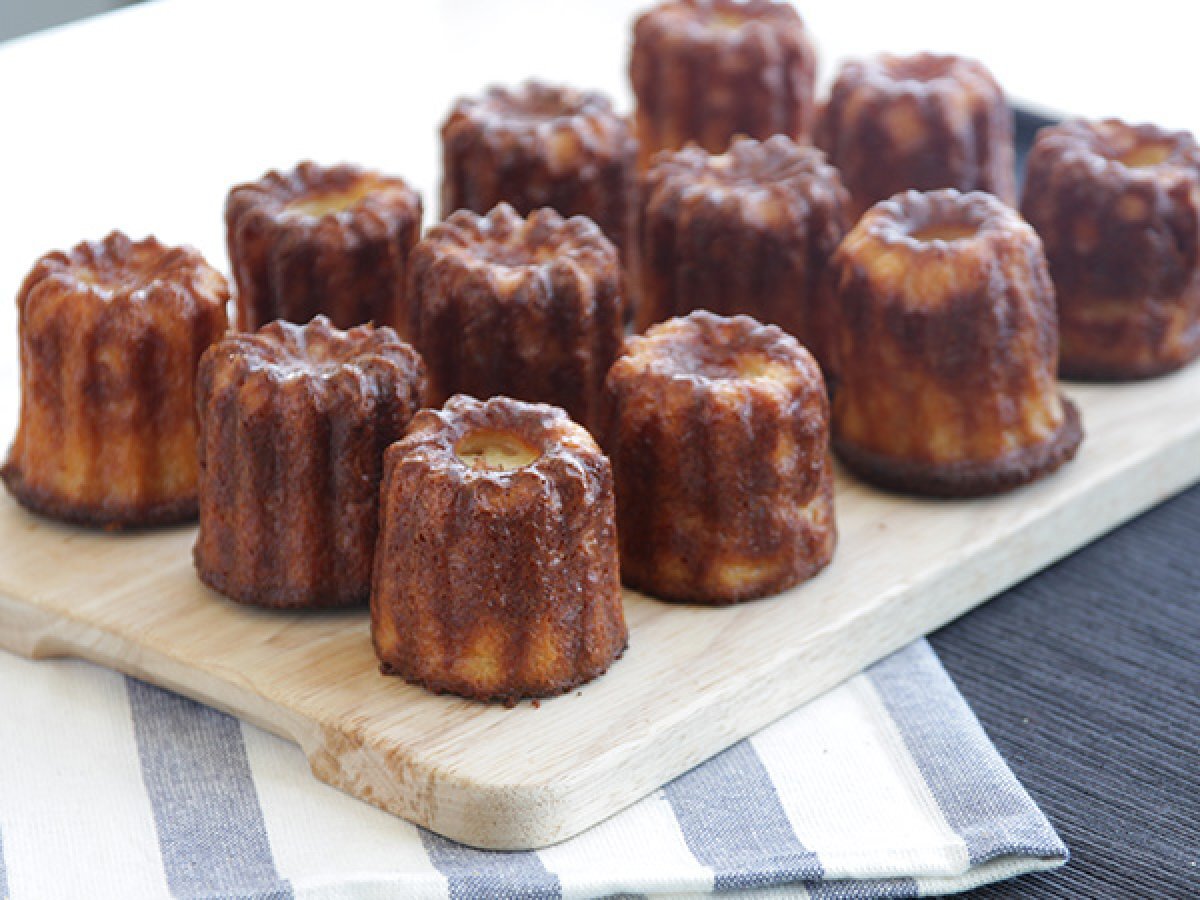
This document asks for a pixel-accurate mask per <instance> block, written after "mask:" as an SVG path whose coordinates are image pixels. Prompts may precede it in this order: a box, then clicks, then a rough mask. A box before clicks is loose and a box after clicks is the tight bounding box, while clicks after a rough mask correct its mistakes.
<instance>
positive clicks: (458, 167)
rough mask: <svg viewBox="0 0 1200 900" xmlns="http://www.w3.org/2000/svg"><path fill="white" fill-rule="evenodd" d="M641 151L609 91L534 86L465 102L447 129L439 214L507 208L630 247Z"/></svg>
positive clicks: (458, 106)
mask: <svg viewBox="0 0 1200 900" xmlns="http://www.w3.org/2000/svg"><path fill="white" fill-rule="evenodd" d="M636 152H637V144H636V142H635V141H634V138H633V134H632V129H631V128H630V126H629V123H628V122H627V121H626V120H625V119H624V118H623V117H622V116H619V115H617V114H616V113H615V112H614V111H613V108H612V103H611V102H609V99H608V98H607V97H605V96H604V95H603V94H598V93H596V92H594V91H578V90H574V89H572V88H569V87H560V86H557V85H550V84H544V83H542V82H540V81H528V82H526V83H525V84H523V85H521V86H520V87H517V88H503V87H492V88H489V89H488V90H487V92H486V93H485V94H484V95H483V96H482V97H479V98H474V97H468V98H464V99H461V100H459V101H458V102H457V103H456V104H455V105H454V108H453V109H452V110H451V112H450V115H449V116H448V117H447V119H446V121H445V123H444V124H443V125H442V173H443V174H442V215H443V217H444V216H448V215H450V214H451V213H452V212H454V211H455V210H458V209H469V210H472V211H474V212H477V213H480V214H483V213H486V212H488V211H489V210H490V209H491V208H492V207H494V206H496V204H498V203H507V204H509V205H510V206H512V207H513V208H514V209H515V210H516V211H517V212H518V213H520V214H521V215H523V216H527V215H529V214H530V213H532V212H533V211H534V210H536V209H541V208H542V207H549V208H551V209H554V210H556V211H557V212H559V213H560V214H562V215H563V216H587V217H588V218H589V219H591V220H592V221H593V222H595V223H596V224H597V225H599V226H600V230H601V231H603V232H604V233H605V235H606V236H607V237H608V239H609V240H611V241H612V242H613V243H614V244H616V245H617V246H618V247H622V246H624V243H625V231H626V228H627V226H628V218H629V202H630V196H631V193H632V187H633V185H632V177H633V166H634V158H635V155H636Z"/></svg>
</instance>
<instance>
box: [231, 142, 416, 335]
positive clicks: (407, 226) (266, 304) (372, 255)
mask: <svg viewBox="0 0 1200 900" xmlns="http://www.w3.org/2000/svg"><path fill="white" fill-rule="evenodd" d="M354 191H359V192H362V194H363V195H362V196H361V197H360V198H359V199H358V200H357V201H356V202H354V204H353V205H352V206H350V207H349V208H348V209H345V210H342V211H339V212H326V213H324V214H321V215H304V214H299V213H295V212H289V205H290V204H294V203H300V202H303V201H305V200H313V199H317V198H319V197H322V196H327V195H330V194H337V193H340V192H354ZM225 226H226V239H227V242H228V246H229V260H230V263H231V265H232V266H233V275H234V280H235V281H236V282H237V288H238V295H237V304H238V327H239V328H240V329H241V330H243V331H254V330H255V329H257V328H261V327H262V326H263V325H265V324H266V323H267V322H270V321H272V320H274V319H285V320H287V321H289V322H297V323H300V324H303V323H305V322H307V321H309V320H310V319H311V318H313V316H315V315H318V314H324V315H326V316H328V317H329V318H330V319H331V320H332V321H333V324H334V325H335V326H337V327H338V328H350V327H352V326H354V325H362V324H364V323H366V322H374V323H376V324H378V325H390V326H392V327H398V325H399V323H400V322H401V321H402V320H403V317H404V315H403V310H404V287H405V278H406V272H407V261H408V254H409V252H410V251H411V250H412V248H413V245H414V244H416V242H417V239H418V238H419V237H420V236H421V196H420V194H418V193H417V192H416V191H415V190H413V189H412V188H410V187H409V186H408V185H407V184H406V183H405V182H404V180H403V179H400V178H392V177H387V176H384V175H380V174H379V173H377V172H371V171H367V170H364V169H360V168H358V167H357V166H351V165H337V166H331V167H322V166H318V165H316V164H315V163H311V162H302V163H300V164H299V165H297V166H296V168H295V169H293V170H292V171H291V172H286V173H280V172H275V171H271V172H268V173H267V174H266V175H264V176H263V177H262V178H260V179H259V180H258V181H254V182H250V183H248V184H241V185H238V186H236V187H234V188H233V189H232V190H231V191H230V192H229V196H228V198H227V199H226V201H225Z"/></svg>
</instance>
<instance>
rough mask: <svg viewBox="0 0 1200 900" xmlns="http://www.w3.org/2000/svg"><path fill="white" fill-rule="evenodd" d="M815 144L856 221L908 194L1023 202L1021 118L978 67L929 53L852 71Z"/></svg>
mask: <svg viewBox="0 0 1200 900" xmlns="http://www.w3.org/2000/svg"><path fill="white" fill-rule="evenodd" d="M814 142H815V143H816V144H817V146H818V147H820V148H821V149H823V150H824V151H825V152H826V153H827V154H828V155H829V160H830V162H832V163H833V164H834V165H835V166H837V168H838V170H839V171H840V172H841V173H842V180H843V181H844V182H845V184H846V187H847V189H848V190H849V191H850V194H851V196H852V198H853V216H854V217H855V218H857V217H859V216H861V215H862V214H863V213H864V212H865V211H866V210H867V209H868V208H870V207H871V206H872V205H874V204H875V203H876V202H878V201H880V200H885V199H887V198H888V197H891V196H892V195H893V194H896V193H898V192H900V191H903V190H908V189H916V190H923V191H929V190H935V189H937V188H957V189H958V190H960V191H975V190H978V191H987V192H989V193H992V194H995V195H996V196H998V197H999V198H1000V199H1001V200H1003V201H1004V202H1006V203H1009V204H1012V203H1015V202H1016V196H1017V193H1016V173H1015V169H1014V156H1015V152H1014V145H1013V114H1012V111H1011V110H1010V109H1009V106H1008V103H1007V101H1006V100H1005V97H1004V92H1003V91H1002V90H1001V89H1000V86H999V85H998V84H997V83H996V80H995V79H994V78H993V77H992V75H991V73H989V72H988V70H987V69H985V68H984V67H983V66H982V65H981V64H980V63H978V62H976V61H975V60H972V59H965V58H962V57H957V56H935V55H933V54H928V53H921V54H917V55H915V56H909V57H900V56H889V55H883V56H880V57H877V58H875V59H871V60H852V61H850V62H847V63H845V64H844V65H843V66H842V68H841V70H840V71H839V72H838V76H837V78H836V80H835V81H834V83H833V87H832V89H831V90H830V95H829V99H828V100H827V101H826V102H825V104H824V106H823V107H822V109H821V112H820V115H819V117H818V123H817V128H816V135H815V137H814Z"/></svg>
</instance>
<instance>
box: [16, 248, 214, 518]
mask: <svg viewBox="0 0 1200 900" xmlns="http://www.w3.org/2000/svg"><path fill="white" fill-rule="evenodd" d="M228 301H229V289H228V287H227V286H226V284H225V279H224V278H223V277H222V276H221V275H220V273H218V272H217V271H216V270H214V269H212V268H210V267H209V266H208V265H206V264H205V262H204V260H203V259H202V258H201V257H200V255H199V254H198V253H197V252H196V251H194V250H192V249H190V248H187V247H177V248H170V247H164V246H163V245H162V244H160V243H159V242H158V241H156V240H155V239H153V238H147V239H146V240H143V241H139V242H136V243H135V242H133V241H130V240H129V238H127V237H125V236H124V235H123V234H120V233H118V232H114V233H112V234H110V235H109V236H108V237H106V238H105V239H104V240H103V241H99V242H95V243H82V244H79V245H78V246H76V247H75V248H74V249H72V250H71V251H70V252H69V253H59V252H56V253H50V254H47V255H46V256H44V257H42V258H41V259H40V260H39V261H38V263H37V265H36V266H35V267H34V269H33V270H32V271H31V272H30V274H29V276H28V277H27V278H26V279H25V281H24V283H23V284H22V286H21V288H20V291H19V292H18V296H17V306H18V329H19V342H20V367H21V408H20V416H19V419H18V428H17V435H16V439H15V441H14V443H13V445H12V448H11V450H10V452H9V456H8V461H7V462H6V463H5V465H4V468H3V472H2V474H3V478H4V481H5V483H6V484H7V486H8V488H9V490H10V491H11V492H12V493H13V495H14V496H15V497H16V498H17V499H18V500H19V501H20V502H21V503H23V504H24V505H25V506H27V507H29V508H31V509H34V510H37V511H39V512H43V513H46V514H48V515H51V516H54V517H56V518H61V519H65V520H67V521H72V522H78V523H82V524H90V525H100V526H105V527H110V528H120V527H139V526H151V525H162V524H167V523H171V522H178V521H184V520H187V519H189V518H192V517H193V516H195V514H196V481H197V459H196V422H195V413H194V409H195V406H194V399H193V380H194V377H195V372H196V365H197V362H198V361H199V359H200V355H201V354H202V353H203V352H204V350H205V348H206V347H208V346H209V344H211V343H212V342H213V341H215V340H216V339H217V338H219V337H220V335H221V334H222V333H223V332H224V331H225V328H226V312H225V308H226V304H227V303H228Z"/></svg>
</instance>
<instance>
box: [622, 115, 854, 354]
mask: <svg viewBox="0 0 1200 900" xmlns="http://www.w3.org/2000/svg"><path fill="white" fill-rule="evenodd" d="M641 196H642V200H641V204H640V212H639V217H638V228H637V235H638V253H637V262H636V266H637V275H636V281H637V284H638V294H639V303H638V309H637V329H638V330H639V331H642V330H645V329H646V328H648V327H649V326H650V325H652V324H654V323H655V322H661V321H663V320H665V319H668V318H670V317H671V316H678V315H685V314H687V313H689V312H691V311H692V310H694V309H708V310H711V311H712V312H716V313H720V314H722V315H736V314H739V313H743V314H746V315H749V316H752V317H754V318H756V319H758V320H759V321H760V322H766V323H770V324H773V325H778V326H779V327H780V328H782V329H784V330H785V331H787V332H788V333H789V334H791V335H793V336H794V337H796V338H797V339H798V340H799V341H800V342H801V343H803V344H804V345H805V346H807V347H808V348H809V349H810V350H812V351H813V353H814V354H815V355H816V356H817V359H818V360H819V361H820V362H821V363H822V364H823V365H824V363H825V353H824V352H823V347H821V346H820V343H821V341H820V337H821V335H822V334H823V333H824V332H825V331H826V330H827V326H826V325H825V324H824V321H823V319H824V312H825V310H826V309H827V308H828V305H829V296H828V290H829V285H828V282H827V273H826V269H827V266H828V262H829V258H830V257H831V256H832V255H833V252H834V250H836V249H837V246H838V244H840V243H841V240H842V238H843V236H844V235H845V233H846V229H847V227H848V224H849V223H848V218H849V213H848V210H849V205H850V198H849V195H848V194H847V193H846V191H845V189H844V188H843V187H842V183H841V179H840V178H839V177H838V173H837V170H836V169H834V168H833V166H831V165H829V164H828V163H827V162H826V161H825V157H824V155H823V154H822V153H821V151H819V150H817V149H815V148H813V147H806V146H800V145H798V144H796V143H794V142H793V141H792V140H790V139H789V138H786V137H784V136H783V135H776V136H775V137H772V138H770V139H769V140H767V141H764V142H763V143H759V142H758V141H754V140H750V139H748V138H737V139H735V140H734V142H733V144H732V145H731V146H730V148H729V150H728V152H727V153H725V154H722V155H721V156H716V157H714V156H711V155H709V154H708V153H706V152H705V151H703V150H701V149H700V148H699V147H696V146H690V147H686V148H684V149H683V150H680V151H679V152H677V153H673V154H662V155H660V156H659V157H658V158H657V159H656V161H655V163H654V164H653V166H652V167H651V169H650V171H649V172H648V173H647V175H646V178H645V180H644V182H643V189H642V192H641Z"/></svg>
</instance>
